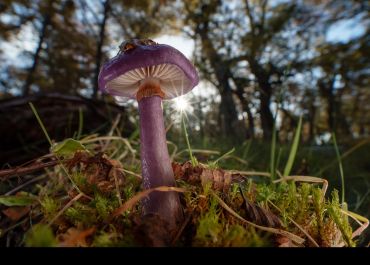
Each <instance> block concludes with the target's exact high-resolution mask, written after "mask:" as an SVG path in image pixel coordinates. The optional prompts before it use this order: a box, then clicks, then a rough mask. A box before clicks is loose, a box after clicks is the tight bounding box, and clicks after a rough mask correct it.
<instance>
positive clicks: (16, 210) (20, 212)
mask: <svg viewBox="0 0 370 265" xmlns="http://www.w3.org/2000/svg"><path fill="white" fill-rule="evenodd" d="M30 210H31V207H30V206H25V207H19V206H16V207H9V208H8V209H6V210H3V211H2V212H3V214H5V215H6V216H7V217H8V218H9V219H10V220H12V221H13V222H16V221H18V220H19V219H21V218H22V217H23V216H25V215H26V214H28V213H29V212H30Z"/></svg>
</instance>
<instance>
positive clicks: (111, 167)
mask: <svg viewBox="0 0 370 265" xmlns="http://www.w3.org/2000/svg"><path fill="white" fill-rule="evenodd" d="M66 166H67V168H68V170H70V171H72V170H73V169H75V168H78V169H79V170H81V172H82V173H83V174H84V175H85V176H86V180H87V183H88V184H89V185H95V186H96V187H98V188H99V190H100V191H101V192H103V193H109V192H111V191H113V190H114V189H115V188H116V186H117V185H118V186H122V185H123V184H124V173H123V171H122V165H121V163H120V162H119V161H116V160H113V159H109V158H108V157H107V156H106V155H104V154H103V153H98V154H96V155H94V156H92V155H90V154H89V153H87V152H76V153H75V154H74V157H73V158H72V159H71V160H69V161H67V163H66ZM82 190H83V191H84V192H85V193H89V192H91V189H89V188H88V187H85V188H84V187H82Z"/></svg>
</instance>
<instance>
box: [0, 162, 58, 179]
mask: <svg viewBox="0 0 370 265" xmlns="http://www.w3.org/2000/svg"><path fill="white" fill-rule="evenodd" d="M56 164H58V161H50V162H45V163H42V164H36V165H30V166H26V167H16V168H11V169H4V170H0V178H3V177H12V176H21V175H26V174H29V173H32V172H34V171H37V170H40V169H43V168H45V167H51V166H55V165H56Z"/></svg>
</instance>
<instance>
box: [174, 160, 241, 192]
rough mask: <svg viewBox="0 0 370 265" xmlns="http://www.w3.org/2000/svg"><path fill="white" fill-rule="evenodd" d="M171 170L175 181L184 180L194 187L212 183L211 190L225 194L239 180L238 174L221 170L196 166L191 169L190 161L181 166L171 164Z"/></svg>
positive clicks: (200, 165)
mask: <svg viewBox="0 0 370 265" xmlns="http://www.w3.org/2000/svg"><path fill="white" fill-rule="evenodd" d="M172 169H173V172H174V175H175V178H176V179H182V180H185V181H186V182H187V183H189V184H192V185H196V184H199V183H202V185H205V184H206V183H207V182H211V183H212V188H213V189H214V190H217V191H223V192H227V191H228V189H229V188H230V185H231V183H232V182H233V181H235V180H239V179H241V175H240V174H239V173H235V174H233V173H232V172H230V171H225V170H223V169H218V168H217V169H210V168H206V166H205V165H202V164H198V165H197V166H195V167H193V165H192V164H191V162H190V161H187V162H185V163H183V164H179V163H176V162H174V163H172Z"/></svg>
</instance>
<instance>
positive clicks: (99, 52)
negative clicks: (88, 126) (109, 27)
mask: <svg viewBox="0 0 370 265" xmlns="http://www.w3.org/2000/svg"><path fill="white" fill-rule="evenodd" d="M108 16H109V0H106V1H105V2H104V13H103V20H102V22H101V24H100V33H99V39H98V43H97V47H96V57H95V75H94V91H93V98H96V97H97V95H98V90H99V84H98V78H99V72H100V66H101V61H102V56H103V51H102V48H103V44H104V39H105V26H106V23H107V20H108Z"/></svg>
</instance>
